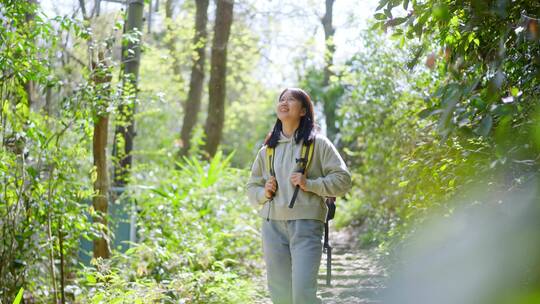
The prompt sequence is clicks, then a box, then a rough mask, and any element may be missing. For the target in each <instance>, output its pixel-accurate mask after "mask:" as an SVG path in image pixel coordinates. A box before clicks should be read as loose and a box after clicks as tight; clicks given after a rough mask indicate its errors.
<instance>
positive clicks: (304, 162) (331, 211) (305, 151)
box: [266, 139, 336, 286]
mask: <svg viewBox="0 0 540 304" xmlns="http://www.w3.org/2000/svg"><path fill="white" fill-rule="evenodd" d="M314 148H315V139H313V140H312V141H311V143H310V144H307V145H306V144H302V150H301V152H300V158H297V159H296V163H300V165H299V168H300V170H299V172H300V173H302V174H304V176H305V175H307V170H308V168H309V165H311V160H312V159H313V151H314ZM302 156H303V157H302ZM274 157H275V155H274V148H271V147H268V146H266V168H267V170H268V172H269V173H270V175H271V176H274V177H275V176H276V172H275V171H274ZM298 189H299V186H296V189H295V191H294V195H293V198H292V199H291V203H290V204H289V208H293V207H294V202H295V200H296V196H297V195H298ZM335 202H336V198H335V197H326V199H325V203H326V206H327V207H328V213H327V214H326V222H325V223H324V245H323V252H325V253H326V285H327V286H330V284H331V279H332V247H331V246H330V242H329V240H328V234H329V229H328V222H329V221H330V220H331V219H333V218H334V215H335V214H336V204H335Z"/></svg>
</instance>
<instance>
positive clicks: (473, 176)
mask: <svg viewBox="0 0 540 304" xmlns="http://www.w3.org/2000/svg"><path fill="white" fill-rule="evenodd" d="M363 40H364V42H363V43H364V44H365V45H366V46H368V45H369V46H371V47H370V48H367V47H366V48H365V49H364V51H361V52H358V53H357V54H355V56H353V57H352V58H351V59H350V60H349V61H348V62H347V63H346V64H345V66H344V69H343V70H342V71H341V73H340V74H339V75H338V76H337V77H338V78H337V81H336V83H337V84H340V85H342V86H343V89H344V91H345V96H344V98H343V103H342V107H341V109H340V112H339V116H340V120H341V123H342V125H343V128H342V138H343V150H344V155H345V157H346V159H347V160H348V162H349V164H350V166H351V170H352V171H353V180H354V184H355V185H356V186H355V187H353V190H352V191H351V193H350V194H349V196H348V197H347V201H346V202H343V203H342V204H340V207H341V208H340V209H339V212H338V213H337V214H338V215H337V218H336V222H337V224H338V226H345V225H349V224H353V225H359V226H361V227H362V228H361V229H362V230H363V231H364V232H365V233H364V234H363V236H362V239H361V241H362V243H363V244H364V245H377V244H381V248H382V249H383V250H385V251H387V250H391V249H392V248H393V247H394V246H395V245H396V244H397V243H399V242H400V241H401V240H402V239H403V238H404V237H405V236H407V235H408V234H409V233H410V232H412V231H413V230H414V229H415V227H416V226H417V225H418V224H419V223H421V222H422V221H423V220H424V219H425V216H426V214H427V213H428V211H430V210H432V209H434V208H442V209H443V210H445V211H444V212H446V213H447V214H450V213H451V212H452V210H453V208H454V206H453V205H452V204H447V203H445V202H446V201H447V200H448V199H449V198H451V197H453V196H454V195H455V194H456V193H459V191H460V190H461V189H464V188H465V187H466V186H467V185H469V184H471V183H473V182H474V181H476V180H477V179H478V178H479V177H483V178H487V177H488V171H489V170H490V162H491V161H493V160H494V159H495V157H492V156H491V154H490V152H491V149H492V148H491V147H490V145H489V143H488V142H487V141H486V140H484V139H482V138H480V139H476V138H474V137H472V138H469V137H459V136H451V137H449V138H448V139H447V140H445V139H441V138H440V136H438V133H437V130H438V125H437V124H436V122H435V121H433V120H432V119H431V116H429V117H427V118H426V117H424V116H423V113H424V111H423V108H424V107H425V103H426V100H428V99H429V96H430V95H429V92H431V91H432V90H435V88H436V86H437V84H438V82H437V81H436V79H437V78H436V77H438V74H437V73H435V72H432V71H430V70H427V69H416V70H413V71H410V70H408V68H407V67H406V62H407V60H408V58H410V57H411V56H413V55H414V53H415V52H416V49H417V47H418V45H408V46H407V48H400V47H399V46H398V45H397V43H394V42H390V41H388V40H386V39H385V37H379V36H377V34H376V33H375V32H366V33H365V34H364V36H363ZM434 79H435V81H434ZM486 155H487V156H486Z"/></svg>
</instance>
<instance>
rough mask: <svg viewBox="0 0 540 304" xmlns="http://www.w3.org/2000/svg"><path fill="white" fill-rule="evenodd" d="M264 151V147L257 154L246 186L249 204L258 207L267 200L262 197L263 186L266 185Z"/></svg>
mask: <svg viewBox="0 0 540 304" xmlns="http://www.w3.org/2000/svg"><path fill="white" fill-rule="evenodd" d="M265 151H266V149H265V147H262V148H261V149H260V150H259V152H258V153H257V157H256V158H255V161H254V162H253V165H252V167H251V175H250V177H249V180H248V182H247V184H246V187H247V194H248V198H249V202H250V203H251V204H252V205H253V206H260V205H262V204H264V203H265V202H266V201H267V200H268V199H267V198H266V197H265V196H264V184H265V183H266V180H265V179H264V176H263V170H264V167H265V163H264V161H265V159H264V156H265Z"/></svg>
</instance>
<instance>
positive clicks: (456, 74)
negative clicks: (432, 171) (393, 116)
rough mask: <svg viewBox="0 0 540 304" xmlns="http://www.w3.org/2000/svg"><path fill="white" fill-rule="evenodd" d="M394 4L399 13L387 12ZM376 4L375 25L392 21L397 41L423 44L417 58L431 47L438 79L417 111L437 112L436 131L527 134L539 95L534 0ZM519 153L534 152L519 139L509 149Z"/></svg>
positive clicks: (524, 137)
mask: <svg viewBox="0 0 540 304" xmlns="http://www.w3.org/2000/svg"><path fill="white" fill-rule="evenodd" d="M400 4H403V8H404V9H405V10H406V11H407V13H406V15H404V16H402V17H394V16H392V13H391V11H392V10H393V9H394V8H395V7H397V6H399V5H400ZM383 8H384V10H383V11H384V14H383V15H384V16H380V17H381V18H379V19H380V20H381V21H380V22H378V23H376V25H375V27H374V28H388V27H396V28H395V29H394V35H396V36H398V37H400V39H402V40H404V39H413V38H414V37H416V38H420V39H421V40H422V41H423V43H424V44H425V45H424V47H423V48H421V49H420V51H419V52H418V53H417V56H416V58H418V57H419V56H421V55H422V54H424V53H426V52H431V54H430V55H429V56H428V59H427V61H426V64H427V65H428V66H430V67H431V68H435V69H437V70H438V71H439V73H440V76H439V78H440V80H439V81H440V82H439V85H437V88H436V90H434V91H432V92H431V94H430V98H429V100H428V104H427V109H426V112H424V113H425V114H426V115H434V116H436V117H438V119H439V132H440V133H441V134H442V135H443V136H448V135H449V133H450V132H457V133H458V134H463V135H465V136H471V135H476V136H483V137H493V136H494V133H497V132H501V131H499V130H500V129H504V128H510V129H513V133H514V136H515V138H516V139H517V140H518V141H519V142H520V143H524V142H526V141H527V140H528V139H529V137H530V134H529V132H528V131H529V130H528V129H527V128H522V127H521V126H522V125H523V124H529V123H530V122H531V114H532V113H533V111H534V106H535V104H536V102H535V101H536V100H537V99H538V97H539V96H538V90H537V89H536V87H537V86H538V81H539V79H540V78H539V77H540V69H539V67H540V66H539V65H538V61H539V60H540V47H539V46H538V40H539V39H540V36H539V32H538V12H539V9H540V6H539V4H538V3H537V2H534V1H532V2H531V1H506V0H504V1H491V2H490V1H487V2H486V1H465V2H463V3H461V2H455V1H412V2H410V3H409V1H386V0H383V1H380V5H379V9H383ZM431 41H434V42H435V45H434V48H435V49H434V50H429V49H431V48H432V47H431ZM416 62H418V61H417V60H416ZM502 132H504V130H503V131H502ZM495 139H497V138H495ZM495 143H496V144H503V143H501V142H498V141H496V142H495ZM523 153H525V154H534V153H535V152H534V151H532V150H531V149H530V147H523V146H522V147H520V149H519V152H518V153H513V155H509V156H510V157H512V158H514V157H516V156H517V155H516V154H518V155H520V156H522V155H523Z"/></svg>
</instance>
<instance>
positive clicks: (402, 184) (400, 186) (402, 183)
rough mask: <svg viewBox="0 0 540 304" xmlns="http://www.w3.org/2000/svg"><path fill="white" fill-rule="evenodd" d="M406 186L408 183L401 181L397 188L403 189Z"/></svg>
mask: <svg viewBox="0 0 540 304" xmlns="http://www.w3.org/2000/svg"><path fill="white" fill-rule="evenodd" d="M407 184H409V181H402V182H401V183H399V184H398V187H399V188H403V187H405V186H407Z"/></svg>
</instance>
